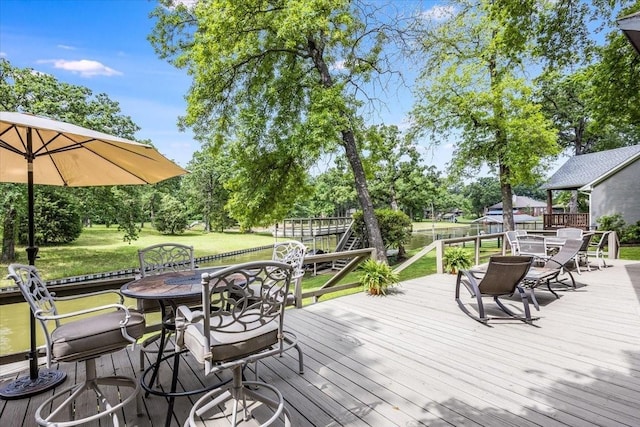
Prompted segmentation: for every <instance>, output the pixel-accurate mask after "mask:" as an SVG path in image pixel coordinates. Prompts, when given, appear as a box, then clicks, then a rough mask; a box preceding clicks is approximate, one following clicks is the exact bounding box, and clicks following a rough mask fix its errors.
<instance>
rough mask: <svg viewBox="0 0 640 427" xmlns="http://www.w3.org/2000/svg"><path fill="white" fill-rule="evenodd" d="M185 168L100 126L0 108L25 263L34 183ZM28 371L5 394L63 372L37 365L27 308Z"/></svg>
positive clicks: (1, 162) (0, 148)
mask: <svg viewBox="0 0 640 427" xmlns="http://www.w3.org/2000/svg"><path fill="white" fill-rule="evenodd" d="M185 173H187V171H186V170H184V169H182V168H181V167H180V166H178V165H176V164H175V163H173V162H172V161H170V160H168V159H167V158H165V157H164V156H162V155H161V154H160V153H159V152H158V151H157V150H156V149H155V148H153V147H151V146H149V145H144V144H139V143H137V142H133V141H129V140H126V139H123V138H119V137H116V136H113V135H108V134H106V133H102V132H96V131H93V130H91V129H87V128H83V127H80V126H76V125H72V124H69V123H65V122H60V121H56V120H52V119H49V118H45V117H40V116H35V115H31V114H26V113H16V112H0V182H13V183H26V184H27V195H28V218H29V230H28V246H27V257H28V259H29V264H30V265H34V264H35V259H36V255H37V253H38V248H37V247H36V246H35V238H34V218H33V217H34V214H33V208H34V195H33V186H34V184H43V185H58V186H65V187H86V186H100V185H132V184H153V183H156V182H159V181H162V180H165V179H168V178H171V177H174V176H179V175H183V174H185ZM29 313H30V315H31V318H30V333H31V349H30V352H29V376H28V377H24V378H18V379H16V380H15V381H13V382H11V383H9V384H6V385H3V386H2V388H0V397H2V398H5V399H12V398H20V397H27V396H31V395H34V394H37V393H40V392H43V391H46V390H49V389H50V388H53V387H55V386H56V385H58V384H60V383H61V382H62V381H64V379H65V374H64V373H63V372H60V371H55V370H49V369H43V370H38V361H37V353H36V338H35V337H36V334H35V319H34V317H33V313H31V311H29Z"/></svg>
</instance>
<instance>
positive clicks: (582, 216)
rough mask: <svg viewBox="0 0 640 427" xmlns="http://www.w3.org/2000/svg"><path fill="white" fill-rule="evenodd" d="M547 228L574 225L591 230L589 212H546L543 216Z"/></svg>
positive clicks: (574, 226) (552, 228)
mask: <svg viewBox="0 0 640 427" xmlns="http://www.w3.org/2000/svg"><path fill="white" fill-rule="evenodd" d="M542 220H543V223H544V229H545V230H556V229H558V228H565V227H573V228H581V229H583V230H589V227H590V225H591V224H590V221H589V214H588V213H577V214H571V213H561V214H544V215H543V217H542Z"/></svg>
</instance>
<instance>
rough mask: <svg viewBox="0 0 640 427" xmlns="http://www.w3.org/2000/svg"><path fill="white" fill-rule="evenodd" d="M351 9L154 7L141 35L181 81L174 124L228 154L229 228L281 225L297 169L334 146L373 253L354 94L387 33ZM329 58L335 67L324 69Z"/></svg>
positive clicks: (294, 191)
mask: <svg viewBox="0 0 640 427" xmlns="http://www.w3.org/2000/svg"><path fill="white" fill-rule="evenodd" d="M359 6H361V7H354V6H353V4H352V2H350V1H347V0H314V1H302V0H289V1H284V2H279V3H277V4H272V3H268V2H267V3H265V2H262V1H257V0H246V1H232V0H217V1H215V2H198V3H196V4H195V5H194V6H193V7H187V6H185V5H183V4H180V5H178V6H177V7H176V6H174V4H173V2H172V1H170V0H162V1H161V2H160V5H159V6H158V7H157V8H156V9H155V10H154V12H153V13H152V17H153V18H154V19H155V22H156V25H155V27H154V30H153V33H152V34H151V35H150V36H149V39H150V41H151V43H152V45H153V47H154V49H155V51H156V53H157V54H158V55H159V56H160V57H162V58H164V59H167V60H169V61H170V62H171V63H172V64H174V65H175V66H176V67H179V68H183V69H186V70H187V72H188V73H189V75H190V76H192V77H193V84H192V85H191V87H190V89H189V93H188V94H187V112H186V115H185V117H183V118H182V119H181V124H182V125H184V126H189V127H191V128H192V129H193V131H194V134H195V136H196V138H197V139H199V140H200V141H203V142H207V143H210V144H212V145H213V146H215V147H216V148H219V147H221V146H226V148H228V150H227V152H228V153H229V155H230V157H231V160H232V168H233V174H232V176H231V177H230V178H229V180H228V181H227V182H226V183H225V188H227V189H228V190H229V191H231V192H232V194H231V195H230V198H229V201H228V203H227V205H226V208H227V209H228V211H229V212H230V215H231V216H232V217H234V218H235V219H237V220H238V222H239V223H240V225H241V227H243V228H245V229H246V228H249V227H251V226H253V225H259V224H262V225H264V224H269V223H271V224H272V223H273V222H275V221H277V220H279V219H282V218H283V217H284V216H285V215H286V214H287V212H288V211H289V210H290V209H291V207H292V206H294V204H295V203H296V201H297V200H298V198H299V197H300V195H301V194H303V193H304V191H305V190H306V185H307V176H306V174H307V171H309V169H310V168H311V167H312V166H313V165H315V164H316V162H317V160H318V159H320V158H321V156H322V155H324V154H326V153H330V152H333V151H335V150H336V148H337V147H339V146H342V147H343V148H344V149H345V153H346V157H347V160H348V162H349V165H350V167H351V169H352V170H353V172H354V180H355V181H356V185H355V188H356V190H357V192H358V199H359V202H360V205H361V207H362V208H363V210H364V212H365V215H366V216H367V217H368V218H369V220H368V221H367V223H366V224H367V227H368V228H369V230H368V231H369V234H370V236H371V240H372V244H373V245H374V246H375V247H376V248H377V249H378V252H377V256H381V257H384V256H385V254H384V251H383V250H382V249H383V248H382V239H381V237H380V231H379V230H378V228H377V227H376V226H375V225H376V223H375V219H374V218H373V216H374V214H373V209H372V204H371V201H370V195H369V192H368V186H367V182H366V178H365V175H364V172H363V167H362V163H361V155H360V149H361V147H360V146H359V145H358V141H357V139H356V137H357V136H358V132H359V130H360V129H361V128H362V119H361V118H360V117H359V114H358V109H359V107H360V106H361V101H360V100H359V99H363V97H360V96H357V97H356V96H355V95H354V93H360V92H361V91H363V88H369V87H371V86H372V85H373V84H374V80H372V76H373V75H374V73H381V72H385V71H388V67H387V63H386V62H385V61H384V58H381V53H382V44H383V43H384V42H386V41H387V40H388V39H387V37H386V34H385V31H386V30H387V29H389V28H390V26H389V25H388V24H387V23H386V22H378V23H377V26H375V25H376V22H375V21H374V17H375V14H373V11H374V9H375V8H373V7H369V6H368V5H366V4H362V5H359ZM337 61H340V62H341V64H342V65H341V67H339V68H334V67H332V64H335V63H337ZM364 98H366V95H365V97H364Z"/></svg>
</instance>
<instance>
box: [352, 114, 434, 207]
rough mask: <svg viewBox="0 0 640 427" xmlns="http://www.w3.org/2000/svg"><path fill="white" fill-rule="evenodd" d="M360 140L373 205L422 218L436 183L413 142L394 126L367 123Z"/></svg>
mask: <svg viewBox="0 0 640 427" xmlns="http://www.w3.org/2000/svg"><path fill="white" fill-rule="evenodd" d="M364 139H365V143H366V148H367V152H368V153H369V155H368V157H367V158H366V162H365V163H366V165H367V169H368V170H369V174H370V176H371V178H370V182H371V194H372V197H373V199H374V201H375V203H374V205H375V206H376V207H378V208H385V207H390V208H391V209H393V210H401V211H403V212H404V213H406V214H407V215H409V217H410V218H416V217H417V218H419V219H422V216H423V212H424V210H425V208H426V207H427V206H429V202H430V201H431V200H433V199H434V198H435V196H436V193H437V191H436V188H435V187H436V185H438V183H437V175H436V176H434V172H433V170H431V169H427V168H426V167H425V166H424V165H423V164H422V162H421V158H420V153H419V151H418V147H417V145H416V144H415V143H414V142H413V141H412V140H411V139H410V138H409V136H407V135H403V134H402V133H401V132H400V130H399V129H398V127H397V126H386V125H379V126H371V127H369V128H368V129H367V131H366V133H365V137H364Z"/></svg>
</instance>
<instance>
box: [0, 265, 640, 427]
mask: <svg viewBox="0 0 640 427" xmlns="http://www.w3.org/2000/svg"><path fill="white" fill-rule="evenodd" d="M611 263H612V264H613V267H610V268H607V269H605V270H602V271H597V270H596V271H591V272H584V273H583V274H582V275H576V279H577V281H578V282H579V283H580V284H581V286H579V288H578V289H577V290H576V291H567V292H563V293H561V296H560V298H559V299H555V298H553V296H551V295H550V294H549V293H548V292H544V291H543V290H542V289H541V290H539V291H537V292H536V294H537V295H538V296H539V299H540V301H541V303H542V307H541V311H540V312H539V313H538V314H539V315H540V317H541V318H540V320H538V321H537V322H536V324H537V326H538V327H532V326H530V325H526V324H524V323H521V322H513V321H505V322H495V323H494V324H493V327H486V326H484V325H481V324H479V323H477V322H475V321H473V320H472V319H470V318H469V317H467V316H465V315H464V314H463V313H462V312H461V311H460V310H459V309H458V307H457V305H456V303H455V301H454V298H453V291H454V284H455V276H453V275H431V276H427V277H423V278H420V279H414V280H410V281H406V282H403V283H402V285H401V286H400V287H399V288H398V289H397V291H396V292H394V293H392V294H391V295H388V296H386V297H370V296H367V295H365V294H363V293H361V294H355V295H350V296H345V297H341V298H336V299H333V300H329V301H325V302H322V303H319V304H315V305H311V306H307V307H305V308H303V309H297V310H296V309H291V310H289V311H288V312H287V316H286V320H285V322H286V324H287V328H288V329H290V330H292V331H294V332H295V333H296V334H297V335H298V337H299V338H300V339H301V341H302V346H303V350H304V353H305V374H304V375H298V374H297V372H296V371H297V361H296V359H295V354H293V353H292V354H285V355H284V356H283V357H274V358H270V359H267V360H265V361H264V363H262V365H261V367H260V377H261V379H262V380H264V381H266V382H268V383H272V384H274V385H275V386H276V387H278V389H279V390H280V391H281V392H282V394H283V395H284V397H285V399H286V403H287V407H288V409H289V411H290V412H291V414H292V418H293V420H292V425H293V426H367V425H368V426H392V425H397V426H420V425H429V426H439V425H465V426H468V425H470V426H473V425H482V426H492V427H493V426H507V425H509V426H513V425H517V426H534V425H536V426H539V425H542V426H584V425H603V426H620V425H622V426H624V425H628V426H638V425H640V404H639V403H638V402H640V346H639V343H640V263H638V262H625V261H620V260H615V261H612V262H611ZM489 305H490V304H489ZM513 306H514V307H516V308H517V307H518V303H517V301H516V300H514V301H513ZM137 361H138V355H137V351H136V352H135V353H132V352H130V351H121V352H118V353H115V354H112V355H110V356H104V357H102V358H100V359H99V360H98V369H99V370H100V369H102V370H103V371H105V372H106V371H109V372H111V371H117V372H118V374H124V375H132V374H133V375H136V376H139V375H140V372H139V371H138V369H137V367H138V365H137ZM59 367H60V369H63V370H65V371H66V372H68V373H69V379H68V380H67V384H65V386H68V385H69V384H70V382H71V381H73V380H74V378H75V377H76V375H77V376H81V375H82V372H80V371H79V369H80V368H81V365H75V364H61V365H60V366H59ZM163 368H164V369H163V370H162V371H161V374H162V378H161V384H164V385H166V384H168V378H169V375H170V368H169V366H168V365H167V366H164V367H163ZM25 372H26V370H25V371H22V372H21V373H20V375H23V374H24V373H25ZM249 375H250V374H249ZM4 377H5V378H4V379H6V378H14V377H15V376H13V377H11V376H7V375H5V376H4ZM208 381H212V379H208V378H205V377H204V374H203V370H202V368H201V366H200V365H198V364H197V363H195V362H194V360H193V359H192V358H191V357H188V356H187V357H185V358H184V362H183V363H181V371H180V384H179V387H182V388H185V389H191V388H194V387H200V386H201V385H202V384H203V383H206V382H208ZM45 398H46V393H45V394H44V395H39V396H34V397H32V398H31V399H21V400H13V401H0V419H2V420H3V423H4V422H6V421H7V420H13V421H12V423H13V424H12V425H14V426H20V425H22V426H32V425H34V421H33V414H34V411H35V408H36V407H37V406H38V405H39V404H40V402H41V401H43V400H44V399H45ZM197 398H198V396H191V397H182V398H178V399H176V406H175V410H174V416H173V423H172V425H183V423H184V420H185V418H186V416H187V413H188V411H189V409H190V407H191V404H192V403H193V402H194V401H195V400H196V399H197ZM166 408H167V404H166V400H165V399H164V398H162V397H156V396H151V397H148V398H145V399H144V414H143V415H142V416H140V417H138V416H136V414H135V407H130V408H127V410H125V412H124V414H122V415H123V416H122V417H121V421H123V423H122V424H124V423H125V422H126V425H127V426H160V425H163V424H164V417H165V414H166V412H165V411H166ZM257 414H258V415H257V416H258V417H259V418H260V417H261V416H262V415H264V414H263V413H260V411H257ZM219 421H221V420H219ZM4 425H7V424H4ZM96 425H98V424H97V423H96ZM102 425H104V423H103V424H102ZM206 425H225V423H224V422H222V421H221V422H216V423H207V424H206ZM226 425H228V423H227V424H226ZM247 425H257V423H255V422H251V423H248V424H247Z"/></svg>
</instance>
